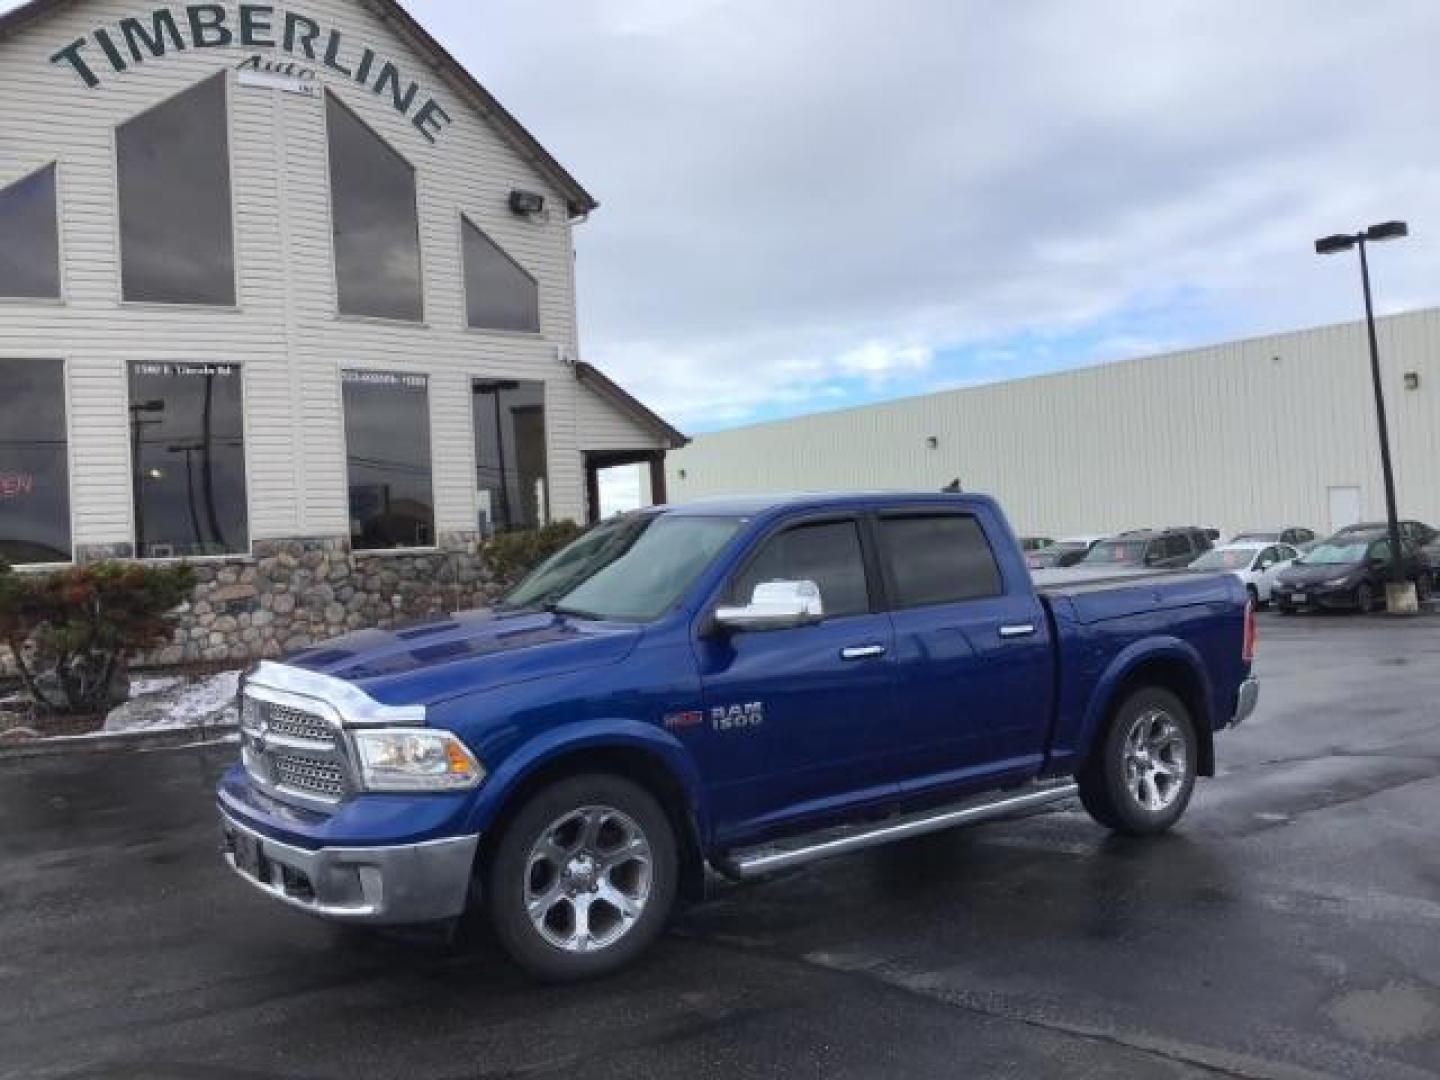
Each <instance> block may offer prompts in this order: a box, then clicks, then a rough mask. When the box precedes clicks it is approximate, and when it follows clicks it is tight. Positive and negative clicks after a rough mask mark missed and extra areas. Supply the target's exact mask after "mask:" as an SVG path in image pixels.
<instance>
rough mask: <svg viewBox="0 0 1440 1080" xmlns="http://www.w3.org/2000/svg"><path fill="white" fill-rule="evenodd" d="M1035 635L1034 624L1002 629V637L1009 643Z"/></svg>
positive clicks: (1020, 624)
mask: <svg viewBox="0 0 1440 1080" xmlns="http://www.w3.org/2000/svg"><path fill="white" fill-rule="evenodd" d="M1034 634H1035V624H1034V623H1028V622H1027V623H1015V624H1013V625H1011V626H1002V627H1000V636H1001V637H1002V638H1005V639H1006V640H1007V641H1008V640H1009V639H1010V638H1021V637H1033V636H1034Z"/></svg>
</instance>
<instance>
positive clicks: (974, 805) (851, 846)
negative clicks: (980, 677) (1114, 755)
mask: <svg viewBox="0 0 1440 1080" xmlns="http://www.w3.org/2000/svg"><path fill="white" fill-rule="evenodd" d="M1078 791H1079V787H1078V786H1077V785H1076V784H1075V783H1074V782H1072V781H1069V780H1066V781H1063V782H1060V783H1053V784H1048V785H1038V784H1037V785H1035V786H1033V787H1029V788H1026V789H1024V790H1023V791H1021V792H1019V793H1018V794H1014V793H1007V794H1003V795H1000V796H998V797H997V796H994V795H987V796H985V798H984V799H983V800H971V801H969V802H965V803H961V804H959V805H955V806H947V807H943V808H941V809H939V810H925V811H922V812H919V813H915V814H906V815H904V816H902V817H895V818H889V819H887V820H885V821H880V822H872V823H867V824H865V825H843V826H840V827H839V828H833V829H827V830H825V831H823V832H820V833H811V834H809V835H807V836H799V837H791V838H788V839H784V840H776V841H772V842H770V843H767V844H761V845H760V846H758V847H753V848H741V849H739V850H736V851H733V852H730V853H729V854H728V855H727V856H726V857H725V858H724V859H723V860H721V862H720V864H719V866H718V869H719V870H720V871H721V872H722V873H724V874H725V875H726V876H727V877H731V878H735V879H736V880H739V881H747V880H749V879H751V878H757V877H761V876H762V875H765V874H773V873H775V872H776V871H777V870H788V869H790V868H791V867H793V866H803V865H804V864H805V863H809V862H815V861H816V860H817V859H825V858H828V857H830V856H831V855H843V854H845V853H847V852H851V851H861V850H863V849H864V848H870V847H878V846H879V845H881V844H889V843H892V842H894V841H896V840H907V839H909V838H910V837H912V836H924V835H925V834H926V833H932V832H940V831H941V830H942V829H953V828H956V827H958V826H961V825H974V824H977V823H978V822H981V821H991V820H993V819H994V818H1000V817H1006V816H1008V815H1010V814H1017V813H1020V812H1022V811H1025V810H1035V809H1037V808H1039V807H1042V806H1048V805H1049V804H1050V803H1054V802H1060V801H1061V800H1062V799H1068V798H1070V797H1071V796H1073V795H1074V794H1075V793H1076V792H1078Z"/></svg>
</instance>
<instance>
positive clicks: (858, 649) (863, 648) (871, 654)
mask: <svg viewBox="0 0 1440 1080" xmlns="http://www.w3.org/2000/svg"><path fill="white" fill-rule="evenodd" d="M884 655H885V646H884V645H851V646H850V647H849V648H846V649H841V650H840V659H841V660H872V659H874V658H875V657H877V656H884Z"/></svg>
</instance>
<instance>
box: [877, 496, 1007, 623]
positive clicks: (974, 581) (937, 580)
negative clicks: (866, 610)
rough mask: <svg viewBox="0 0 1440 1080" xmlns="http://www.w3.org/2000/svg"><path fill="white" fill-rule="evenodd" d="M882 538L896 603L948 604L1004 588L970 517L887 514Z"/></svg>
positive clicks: (991, 555)
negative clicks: (896, 515) (897, 516)
mask: <svg viewBox="0 0 1440 1080" xmlns="http://www.w3.org/2000/svg"><path fill="white" fill-rule="evenodd" d="M880 539H881V545H882V549H883V550H884V552H885V561H886V564H887V566H888V568H889V571H890V580H891V581H892V582H893V583H894V587H895V596H894V598H893V599H894V602H895V606H896V607H902V608H908V607H923V606H925V605H927V604H951V603H955V602H956V601H959V600H974V599H976V598H977V597H982V596H996V595H998V594H999V593H1000V592H1001V591H1002V590H1001V587H1000V568H999V566H997V565H996V563H995V553H994V552H992V551H991V550H990V545H989V544H988V543H987V542H986V540H985V534H984V532H982V531H981V529H980V524H979V523H978V522H977V521H976V520H975V519H974V518H972V517H962V516H959V515H954V514H948V515H945V516H941V517H902V518H886V519H884V520H882V521H881V522H880Z"/></svg>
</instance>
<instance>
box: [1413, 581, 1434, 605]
mask: <svg viewBox="0 0 1440 1080" xmlns="http://www.w3.org/2000/svg"><path fill="white" fill-rule="evenodd" d="M1431 591H1432V590H1431V587H1430V579H1429V578H1428V577H1426V576H1425V575H1424V574H1421V575H1420V576H1419V577H1417V578H1416V579H1415V599H1416V600H1417V601H1419V602H1420V603H1422V604H1426V603H1429V602H1430V593H1431Z"/></svg>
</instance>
